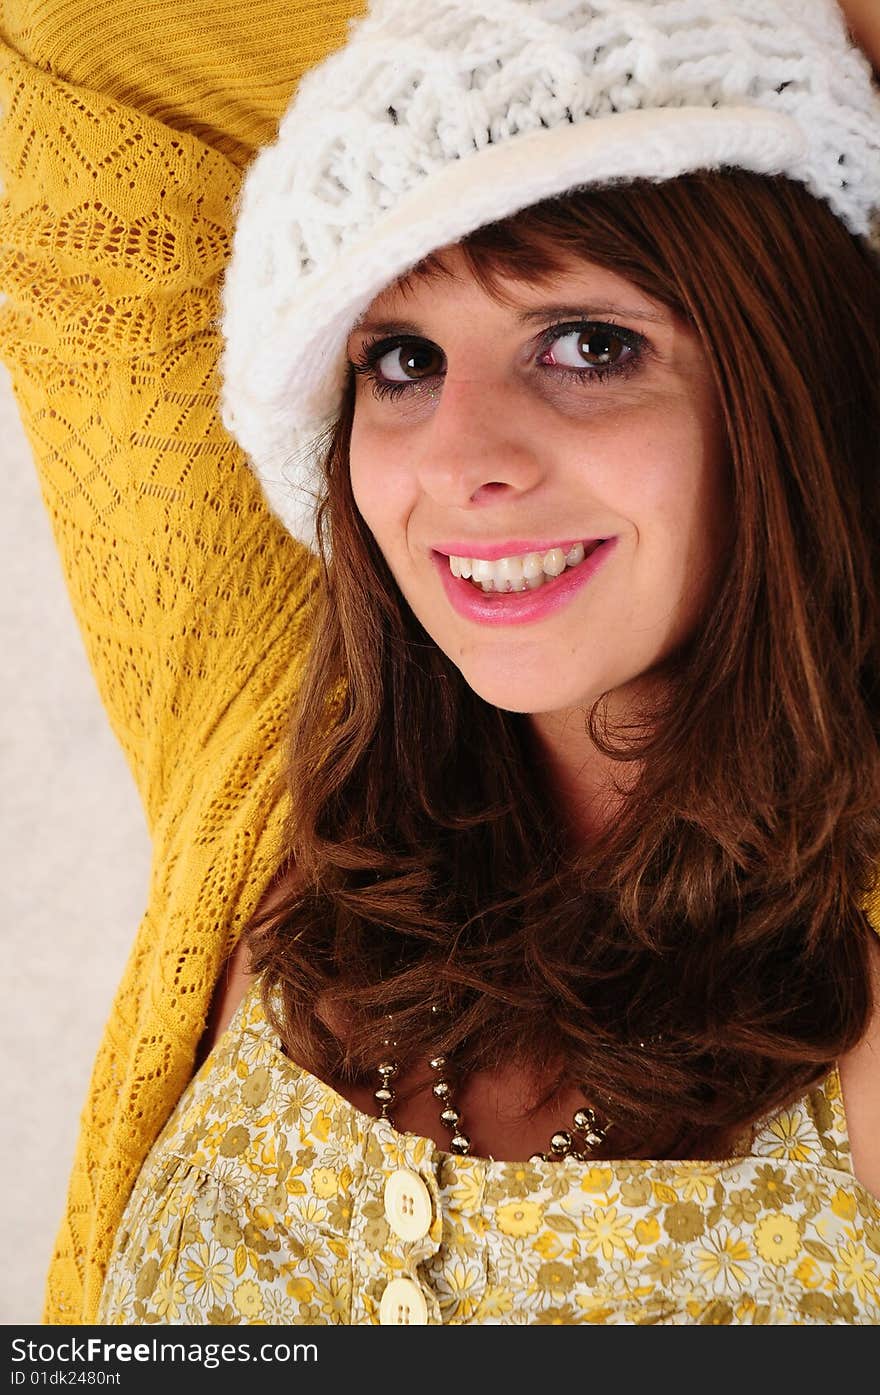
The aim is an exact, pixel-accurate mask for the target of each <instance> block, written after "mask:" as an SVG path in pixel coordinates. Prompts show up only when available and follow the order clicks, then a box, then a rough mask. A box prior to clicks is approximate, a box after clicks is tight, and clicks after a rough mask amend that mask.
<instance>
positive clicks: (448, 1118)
mask: <svg viewBox="0 0 880 1395" xmlns="http://www.w3.org/2000/svg"><path fill="white" fill-rule="evenodd" d="M460 1119H461V1115H460V1114H459V1112H458V1110H457V1109H455V1108H454V1107H453V1105H451V1104H450V1105H449V1106H448V1107H447V1108H446V1109H444V1110H442V1112H441V1114H440V1123H441V1124H445V1125H446V1127H447V1128H448V1129H454V1128H455V1127H456V1126H457V1124H458V1122H459V1120H460Z"/></svg>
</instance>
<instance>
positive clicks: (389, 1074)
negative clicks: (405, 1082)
mask: <svg viewBox="0 0 880 1395" xmlns="http://www.w3.org/2000/svg"><path fill="white" fill-rule="evenodd" d="M376 1070H377V1071H378V1072H379V1074H380V1075H381V1077H382V1079H383V1080H391V1079H393V1077H394V1076H395V1075H396V1074H397V1062H396V1061H383V1062H382V1063H381V1065H378V1066H377V1067H376Z"/></svg>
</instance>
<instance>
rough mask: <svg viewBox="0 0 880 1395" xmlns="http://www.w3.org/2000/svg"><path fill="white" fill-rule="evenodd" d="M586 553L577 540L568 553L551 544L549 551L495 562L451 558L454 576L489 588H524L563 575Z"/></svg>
mask: <svg viewBox="0 0 880 1395" xmlns="http://www.w3.org/2000/svg"><path fill="white" fill-rule="evenodd" d="M584 555H585V554H584V545H583V543H580V542H576V543H574V544H573V545H572V546H571V547H570V548H569V550H568V551H567V552H565V551H563V549H562V548H561V547H551V548H550V550H549V551H548V552H526V553H525V554H524V555H522V556H519V557H499V558H498V559H497V561H495V562H487V561H486V560H485V559H484V558H482V557H450V558H449V566H450V570H451V571H452V575H453V576H460V577H464V578H465V579H470V580H472V581H475V582H478V583H479V584H480V585H482V586H483V588H484V589H485V590H487V591H488V590H494V591H525V590H526V589H527V588H528V589H529V590H534V588H535V587H536V586H542V585H543V584H544V581H545V579H546V577H548V576H560V575H561V574H562V572H564V571H565V568H566V567H576V566H577V564H578V562H582V561H583V560H584Z"/></svg>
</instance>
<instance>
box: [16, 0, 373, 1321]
mask: <svg viewBox="0 0 880 1395" xmlns="http://www.w3.org/2000/svg"><path fill="white" fill-rule="evenodd" d="M361 9H362V5H361V4H359V3H351V0H247V3H246V4H245V3H242V2H241V0H224V3H222V4H219V5H218V4H214V5H208V6H206V5H204V4H203V3H202V0H148V3H142V4H139V5H135V4H132V3H130V0H103V3H101V4H100V5H99V6H97V7H96V6H95V5H94V4H92V3H89V2H88V0H2V4H0V107H2V113H3V119H2V125H0V178H2V181H3V185H4V186H5V197H4V200H3V202H2V205H0V292H2V293H3V294H4V295H5V296H6V297H7V301H6V304H5V305H4V306H3V308H2V311H0V357H2V359H3V361H4V363H5V364H6V366H7V367H8V369H9V371H10V373H11V375H12V381H13V386H14V390H15V394H16V398H17V401H18V404H19V408H20V411H21V415H22V419H23V422H24V426H25V429H26V432H27V435H28V439H29V441H30V444H31V447H32V450H33V455H34V458H35V460H36V463H37V466H38V468H39V472H40V478H41V485H42V492H43V498H44V500H45V504H46V507H47V509H48V511H49V514H50V517H51V521H52V526H53V530H54V534H55V538H56V541H57V544H58V548H59V551H60V554H61V559H62V563H63V566H64V568H65V572H66V575H67V579H68V587H69V592H70V597H71V601H72V604H73V607H74V610H75V612H76V615H77V619H78V621H79V624H80V627H81V630H82V635H83V640H84V643H85V645H86V648H87V651H88V654H89V658H90V661H91V664H92V667H93V670H94V673H95V677H96V680H97V683H98V686H99V689H100V693H101V697H102V700H103V702H104V704H105V706H106V710H107V713H108V717H109V719H110V721H111V723H112V726H113V729H114V731H115V733H116V735H117V737H118V739H119V741H120V742H121V744H122V747H123V749H124V751H125V754H126V756H127V759H128V762H129V765H130V768H131V771H132V774H133V776H134V778H135V780H136V782H137V785H138V788H139V790H140V794H141V798H142V800H143V804H144V808H145V811H146V816H147V821H148V826H149V830H150V834H151V838H152V845H153V850H154V861H153V869H154V870H153V877H152V882H151V889H150V896H149V906H148V910H147V913H146V915H145V916H144V919H143V922H142V924H141V926H140V928H139V930H138V933H137V936H136V940H135V944H134V947H133V950H132V953H131V956H130V959H129V962H128V965H127V968H126V971H125V974H124V977H123V980H122V983H121V985H120V987H119V990H118V993H117V996H116V999H115V1002H114V1004H113V1008H112V1012H111V1014H110V1017H109V1021H108V1024H107V1027H106V1029H105V1032H104V1036H103V1040H102V1043H101V1046H100V1049H99V1052H98V1056H97V1059H96V1062H95V1066H94V1071H93V1075H92V1079H91V1085H90V1089H89V1093H88V1098H87V1101H86V1104H85V1107H84V1111H83V1115H82V1124H81V1132H80V1138H79V1143H78V1147H77V1151H76V1158H75V1162H74V1167H73V1173H72V1177H71V1181H70V1190H69V1198H68V1205H67V1211H66V1214H65V1216H64V1219H63V1222H62V1224H61V1228H60V1231H59V1234H58V1240H57V1245H56V1250H55V1254H54V1257H53V1261H52V1265H51V1269H50V1273H49V1277H48V1285H47V1296H46V1306H45V1310H44V1320H45V1321H46V1322H50V1323H88V1322H91V1321H93V1320H94V1315H95V1310H96V1305H97V1301H98V1296H99V1293H100V1289H101V1284H102V1280H103V1276H104V1270H105V1267H106V1260H107V1256H108V1252H109V1247H110V1242H111V1240H112V1237H113V1234H114V1231H115V1229H116V1226H117V1223H118V1220H119V1216H120V1214H121V1212H122V1208H123V1206H124V1204H125V1201H126V1199H127V1196H128V1193H129V1190H130V1187H131V1184H132V1182H133V1181H134V1179H135V1177H136V1176H137V1173H138V1170H139V1168H140V1165H141V1162H142V1161H143V1158H144V1157H145V1155H146V1153H147V1151H148V1149H149V1147H150V1145H151V1144H152V1142H153V1140H154V1138H155V1137H156V1134H157V1133H158V1131H159V1129H160V1128H161V1126H162V1125H163V1123H164V1122H165V1119H166V1117H167V1116H168V1114H169V1112H170V1110H171V1108H172V1107H173V1105H174V1104H175V1102H176V1100H177V1097H178V1095H179V1094H180V1091H181V1090H182V1088H183V1087H184V1086H185V1084H186V1083H187V1081H188V1079H189V1077H190V1074H191V1070H192V1064H193V1058H194V1052H195V1047H196V1045H197V1042H198V1038H199V1036H200V1034H201V1031H202V1028H203V1026H204V1023H205V1018H206V1012H207V1009H208V1006H209V1002H210V996H211V991H212V988H213V985H214V981H215V978H216V975H217V972H218V968H219V966H220V965H221V963H222V960H223V958H224V957H225V955H226V954H227V953H228V951H229V950H230V948H231V947H232V945H233V944H234V942H235V940H236V938H237V936H238V934H239V932H240V930H241V927H242V926H243V925H244V924H245V923H246V922H247V920H248V918H249V916H250V915H251V914H252V912H253V910H254V909H255V907H256V904H257V902H258V900H259V899H260V897H261V895H262V893H263V891H264V890H265V888H266V886H267V884H268V882H269V880H270V879H271V877H272V874H273V873H274V871H275V869H276V867H277V866H278V864H279V861H280V854H281V825H282V820H283V813H284V801H283V797H282V796H280V795H279V794H278V793H277V790H276V783H275V782H276V780H277V776H278V774H279V771H280V769H281V765H282V757H283V741H284V731H285V723H286V719H287V715H288V712H289V709H290V703H291V697H292V694H293V691H294V688H295V685H296V681H297V676H298V672H299V669H300V666H301V654H302V651H303V646H304V643H305V641H306V637H307V635H308V625H309V616H310V610H311V607H310V598H312V597H313V595H314V592H315V585H316V581H317V567H316V565H315V563H314V560H313V559H312V558H311V557H310V555H309V554H308V553H306V552H305V551H304V549H303V548H301V547H300V546H299V545H298V544H297V543H295V542H294V541H293V540H292V539H291V538H290V537H289V536H288V535H287V534H286V533H285V532H284V531H283V529H282V528H281V526H280V524H278V523H277V522H276V521H275V519H274V518H273V517H272V516H271V515H270V513H269V511H268V509H267V507H266V505H265V503H264V501H263V498H262V495H261V492H260V490H259V488H258V487H257V485H256V483H255V481H254V477H253V475H252V474H251V472H250V470H249V469H248V467H247V465H246V464H245V462H244V459H243V457H242V455H241V452H240V451H239V450H238V448H237V447H236V446H235V445H234V443H233V442H231V441H230V439H229V437H228V436H227V435H226V433H225V431H224V430H223V427H222V426H221V424H220V420H219V416H218V413H217V389H218V383H217V379H216V362H217V357H218V350H219V339H218V333H217V329H216V316H217V314H218V310H219V301H218V284H219V279H220V276H221V273H222V271H223V267H224V263H225V260H226V257H227V255H228V251H229V245H230V234H231V228H232V221H233V211H234V203H235V198H236V194H237V191H238V187H239V183H240V179H241V174H242V170H243V168H244V166H245V165H246V163H247V162H248V160H249V158H250V157H251V156H252V154H253V152H254V150H255V148H256V146H257V145H258V144H261V143H264V142H266V141H268V140H270V139H272V137H273V135H274V131H275V127H276V124H277V121H278V118H279V117H280V115H281V113H282V112H283V110H284V109H285V107H286V106H287V104H288V102H289V100H290V97H291V95H292V92H293V89H294V86H295V84H296V81H297V79H298V77H299V76H300V75H301V73H302V72H303V71H304V70H305V69H306V68H307V67H308V66H309V65H311V64H312V63H314V62H316V61H317V60H319V59H320V58H321V57H323V56H324V54H325V53H327V52H328V51H330V49H331V48H333V47H336V46H338V45H339V44H340V43H341V42H342V41H343V40H344V37H345V31H346V27H347V22H348V19H349V18H350V16H352V15H353V14H355V13H358V12H359V11H360V10H361Z"/></svg>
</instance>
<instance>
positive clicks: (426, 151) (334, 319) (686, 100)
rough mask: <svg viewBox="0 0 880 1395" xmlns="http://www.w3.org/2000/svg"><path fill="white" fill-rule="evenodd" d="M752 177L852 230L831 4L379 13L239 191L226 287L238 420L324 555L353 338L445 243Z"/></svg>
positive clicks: (860, 162) (399, 4)
mask: <svg viewBox="0 0 880 1395" xmlns="http://www.w3.org/2000/svg"><path fill="white" fill-rule="evenodd" d="M723 166H738V167H740V168H743V169H748V170H753V171H756V172H758V173H762V174H784V175H787V176H789V178H791V179H795V180H798V181H799V182H802V183H803V184H805V185H806V186H807V188H808V189H810V190H811V191H812V192H813V193H814V194H815V195H817V196H818V197H819V198H821V199H825V200H827V202H828V203H829V204H830V206H831V208H832V209H833V210H834V212H835V213H836V214H837V216H838V217H839V218H840V219H841V220H842V221H843V222H844V223H845V224H846V226H847V227H848V228H849V229H850V230H851V231H852V232H853V233H856V234H868V233H869V232H870V230H871V220H872V217H873V215H874V214H875V213H876V212H877V210H878V208H880V95H878V91H877V88H876V86H875V85H874V84H873V82H872V76H871V69H870V65H869V64H868V61H867V59H866V58H865V57H864V55H863V54H862V53H861V51H860V50H859V49H858V48H856V47H855V45H854V44H853V43H852V41H851V40H850V38H849V36H848V33H847V29H846V25H845V21H844V18H843V15H842V12H841V11H840V9H839V8H838V6H837V4H836V0H484V3H483V4H482V5H481V6H478V5H476V4H475V3H474V0H429V3H428V4H424V5H420V4H414V3H413V0H374V2H373V4H372V5H371V7H370V10H369V12H368V14H367V15H366V16H365V17H364V18H362V19H359V20H356V21H354V22H353V23H352V25H351V28H350V34H349V39H348V42H347V44H346V46H345V47H344V48H342V49H340V50H339V51H338V52H336V53H334V54H332V55H331V56H330V57H329V58H328V59H326V60H325V61H324V62H323V63H322V64H320V65H319V66H318V67H317V68H314V69H312V71H311V72H310V73H308V74H307V75H306V76H305V77H304V78H303V79H302V81H301V83H300V85H299V88H298V91H297V93H296V96H295V98H294V100H293V102H292V103H291V106H290V108H289V109H288V111H287V113H286V115H285V116H284V118H283V119H282V121H281V124H280V126H279V131H278V136H277V139H276V140H275V142H274V143H273V144H272V145H269V146H267V147H265V148H264V149H263V150H261V151H260V152H259V154H258V155H257V157H256V158H255V159H254V161H253V163H252V164H251V166H250V168H249V169H248V171H247V174H246V176H245V179H244V183H243V188H242V193H241V198H240V202H239V208H238V221H237V227H236V232H235V238H234V243H233V251H232V258H231V261H230V263H229V266H228V268H227V272H226V276H225V282H224V287H223V314H222V321H221V324H222V331H223V335H224V340H225V343H224V348H223V355H222V359H221V365H220V366H221V374H222V378H223V387H222V398H221V407H222V416H223V422H224V424H225V426H226V428H227V430H229V431H230V432H231V434H232V435H233V436H234V437H235V438H236V439H237V440H238V442H239V443H240V445H241V446H242V447H243V448H244V450H245V452H246V453H247V455H248V456H249V457H250V460H251V463H252V465H253V467H254V469H255V470H256V473H257V475H258V477H259V478H260V480H261V482H262V485H263V488H264V491H265V493H266V496H267V498H268V501H269V503H270V505H271V506H272V507H273V508H274V510H275V511H276V513H277V514H278V515H279V517H280V518H281V519H282V521H283V522H284V524H285V525H286V527H287V528H288V529H289V530H290V532H292V533H293V534H294V536H296V537H299V538H300V539H302V540H303V541H304V542H306V543H308V544H309V546H312V547H314V545H315V534H314V494H315V490H316V486H317V482H318V476H317V460H316V454H315V438H316V437H317V436H319V435H320V433H321V432H322V431H323V430H324V429H325V428H326V427H327V426H328V425H330V423H331V422H332V420H333V418H334V416H335V414H336V412H337V411H338V408H339V404H340V400H341V394H342V389H343V386H344V381H345V354H344V350H345V343H346V340H347V337H348V334H349V332H350V330H351V328H352V325H353V324H354V323H355V321H356V320H357V319H358V317H359V316H360V315H361V314H363V312H364V310H365V309H366V308H367V306H368V305H369V304H370V302H371V301H372V300H373V299H374V297H375V296H376V295H377V294H378V293H379V292H380V291H381V290H383V289H384V288H385V287H386V286H388V285H389V284H390V283H391V282H393V281H394V280H396V278H397V277H398V276H400V275H401V274H403V273H404V272H405V271H407V270H409V269H410V268H411V267H413V266H414V265H415V264H416V263H417V262H418V261H420V260H421V259H422V258H423V257H425V256H426V255H427V254H428V253H429V252H431V251H434V250H436V249H437V248H440V247H443V246H445V245H447V244H448V243H452V242H455V241H458V240H460V239H461V238H463V237H464V236H466V235H467V234H468V233H469V232H472V231H473V230H474V229H475V228H477V227H480V226H482V225H484V224H486V223H490V222H495V221H496V220H498V219H501V218H505V217H508V216H510V215H511V214H513V213H516V212H518V211H519V210H520V209H523V208H525V207H527V206H528V205H530V204H534V203H537V202H539V201H540V200H542V199H545V198H548V197H552V196H554V195H558V194H562V193H564V192H566V191H569V190H571V189H573V188H575V187H579V186H583V185H590V184H607V183H610V182H619V181H621V180H630V179H635V178H647V179H651V180H663V179H669V178H673V177H674V176H676V175H680V174H684V173H685V172H687V171H692V170H702V169H720V168H721V167H723Z"/></svg>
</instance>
